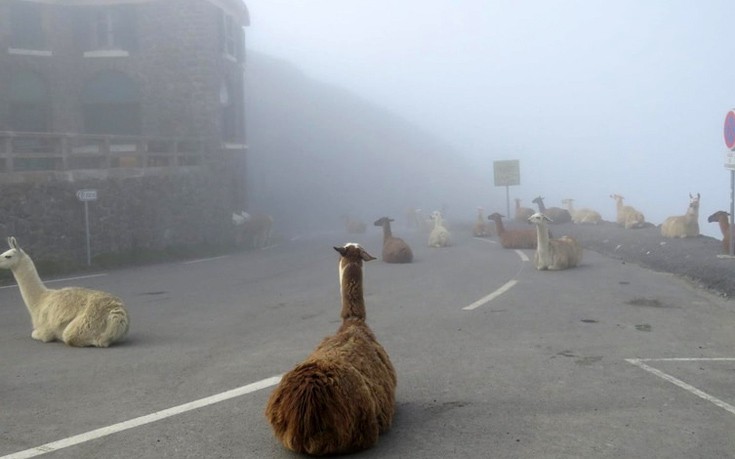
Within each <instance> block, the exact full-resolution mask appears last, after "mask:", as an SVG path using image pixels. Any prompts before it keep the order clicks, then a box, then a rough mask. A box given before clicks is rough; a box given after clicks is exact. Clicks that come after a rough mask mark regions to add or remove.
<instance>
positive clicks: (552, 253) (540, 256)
mask: <svg viewBox="0 0 735 459" xmlns="http://www.w3.org/2000/svg"><path fill="white" fill-rule="evenodd" d="M528 221H529V222H531V223H533V224H534V225H536V238H537V240H538V241H537V245H538V247H536V253H535V254H534V257H533V261H534V263H535V264H536V269H538V270H546V269H548V270H561V269H567V268H573V267H574V266H577V265H578V264H579V262H581V261H582V246H581V245H579V243H578V242H577V241H576V240H575V239H574V238H572V237H570V236H562V237H560V238H559V239H550V238H549V227H548V226H547V222H551V220H550V219H549V217H547V216H546V215H544V214H542V213H541V212H537V213H535V214H533V215H531V216H530V217H529V218H528Z"/></svg>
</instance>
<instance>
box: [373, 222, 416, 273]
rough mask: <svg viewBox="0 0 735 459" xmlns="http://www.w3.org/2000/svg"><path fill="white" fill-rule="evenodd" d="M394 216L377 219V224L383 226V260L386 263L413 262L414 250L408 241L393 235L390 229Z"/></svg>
mask: <svg viewBox="0 0 735 459" xmlns="http://www.w3.org/2000/svg"><path fill="white" fill-rule="evenodd" d="M392 221H393V219H392V218H388V217H382V218H380V219H378V220H376V221H375V226H382V227H383V261H384V262H386V263H411V262H412V261H413V252H412V251H411V247H409V246H408V244H406V242H405V241H404V240H403V239H401V238H399V237H395V236H393V232H392V231H391V229H390V222H392Z"/></svg>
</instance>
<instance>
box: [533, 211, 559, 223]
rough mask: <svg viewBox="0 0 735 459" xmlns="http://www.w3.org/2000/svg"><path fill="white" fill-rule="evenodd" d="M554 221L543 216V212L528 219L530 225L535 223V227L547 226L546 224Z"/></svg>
mask: <svg viewBox="0 0 735 459" xmlns="http://www.w3.org/2000/svg"><path fill="white" fill-rule="evenodd" d="M552 221H553V220H552V219H550V218H549V217H547V216H546V215H544V214H542V213H541V212H536V213H535V214H533V215H531V216H530V217H528V223H533V224H534V225H545V224H546V223H551V222H552Z"/></svg>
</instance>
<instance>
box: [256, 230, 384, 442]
mask: <svg viewBox="0 0 735 459" xmlns="http://www.w3.org/2000/svg"><path fill="white" fill-rule="evenodd" d="M334 249H335V250H337V251H338V252H339V254H340V259H339V281H340V294H341V296H342V313H341V316H342V325H341V326H340V327H339V329H338V330H337V333H336V334H335V335H332V336H328V337H326V338H324V340H322V342H321V344H319V346H318V347H317V348H316V349H315V350H314V351H313V352H312V353H311V354H310V355H309V356H308V357H307V358H306V360H304V361H303V362H301V363H300V364H298V365H297V366H296V367H295V368H294V369H293V370H291V371H289V372H288V373H286V374H285V375H283V378H281V382H280V383H279V384H278V386H277V387H276V389H275V390H274V391H273V393H271V395H270V398H269V399H268V405H267V407H266V409H265V416H266V418H267V419H268V421H269V422H270V424H271V427H272V428H273V433H274V434H275V436H276V438H277V439H278V440H279V441H280V442H281V443H283V445H284V446H285V447H286V448H288V449H290V450H291V451H295V452H297V453H306V454H311V455H316V456H322V455H335V454H346V453H352V452H356V451H360V450H363V449H366V448H370V447H372V446H373V445H375V443H377V441H378V436H379V435H380V434H381V433H384V432H386V431H387V430H388V429H389V428H390V426H391V423H392V422H393V414H394V412H395V390H396V372H395V369H394V368H393V364H392V363H391V361H390V358H389V357H388V354H387V353H386V352H385V349H384V348H383V346H381V345H380V343H379V342H378V340H377V339H376V338H375V335H374V334H373V332H372V330H371V329H370V327H369V326H368V325H367V323H365V299H364V295H363V289H362V264H363V262H364V261H370V260H374V259H375V258H374V257H373V256H372V255H370V254H369V253H367V252H366V251H365V250H364V249H363V248H362V247H360V246H359V245H358V244H354V243H351V244H347V245H345V246H344V247H335V248H334Z"/></svg>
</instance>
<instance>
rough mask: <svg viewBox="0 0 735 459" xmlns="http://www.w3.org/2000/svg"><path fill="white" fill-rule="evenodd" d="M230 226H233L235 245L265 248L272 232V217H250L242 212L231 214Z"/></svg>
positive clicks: (262, 215) (257, 215) (260, 215)
mask: <svg viewBox="0 0 735 459" xmlns="http://www.w3.org/2000/svg"><path fill="white" fill-rule="evenodd" d="M232 224H233V225H235V245H237V246H238V247H241V246H243V245H247V246H248V247H250V248H253V249H262V248H263V247H266V246H267V245H268V243H269V242H270V239H271V232H272V231H273V217H271V216H270V215H264V214H256V215H250V214H249V213H247V212H245V211H244V210H243V211H241V212H240V213H237V212H233V213H232Z"/></svg>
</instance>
